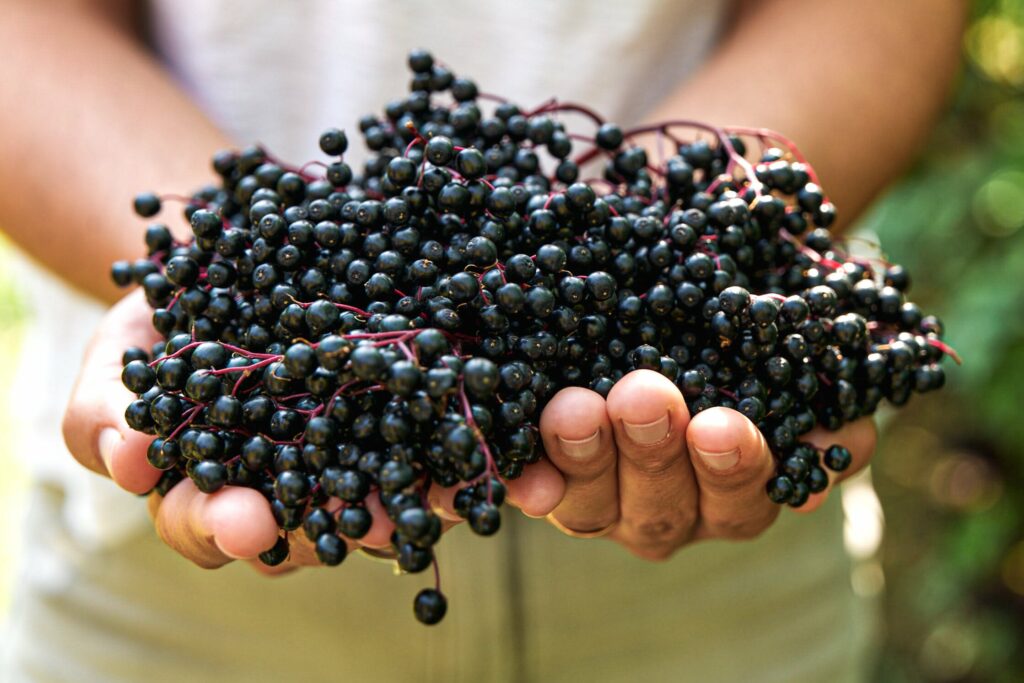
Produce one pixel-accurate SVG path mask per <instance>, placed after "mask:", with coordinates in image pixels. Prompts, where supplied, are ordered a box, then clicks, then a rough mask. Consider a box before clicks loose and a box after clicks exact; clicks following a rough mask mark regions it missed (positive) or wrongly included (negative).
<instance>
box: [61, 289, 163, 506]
mask: <svg viewBox="0 0 1024 683" xmlns="http://www.w3.org/2000/svg"><path fill="white" fill-rule="evenodd" d="M151 315H152V312H151V311H150V309H149V307H148V306H147V305H146V302H145V299H144V298H143V297H142V292H141V290H140V291H137V292H133V293H132V294H130V295H128V296H127V297H125V298H124V299H122V300H121V301H120V302H119V303H117V304H116V305H115V306H114V307H113V308H112V309H110V311H109V312H108V313H107V314H106V315H105V316H104V318H103V320H102V321H101V322H100V325H99V327H98V328H97V329H96V332H95V334H94V335H93V338H92V341H90V342H89V346H88V347H87V349H86V354H85V359H84V361H83V364H82V369H81V371H80V372H79V375H78V379H77V380H76V383H75V387H74V389H73V390H72V392H71V399H70V401H69V402H68V406H67V409H66V411H65V413H64V420H63V424H62V428H63V433H64V442H65V443H66V444H67V447H68V450H69V451H71V454H72V455H73V456H74V458H75V459H76V460H78V462H79V463H81V464H82V465H84V466H85V467H87V468H89V469H91V470H93V471H94V472H97V473H99V474H104V475H107V476H110V477H111V478H112V479H113V480H114V482H116V483H117V484H118V485H119V486H121V487H122V488H124V489H127V490H128V491H131V492H133V493H145V492H146V491H148V490H150V489H151V488H152V487H153V485H154V484H156V482H157V480H158V479H159V478H160V471H159V470H157V469H156V468H154V467H153V466H151V465H150V464H149V463H148V462H147V460H146V449H147V447H148V446H149V443H150V442H151V441H152V440H153V437H152V436H150V435H147V434H142V433H140V432H136V431H134V430H132V429H131V428H129V427H128V423H127V422H126V421H125V417H124V411H125V408H126V407H127V406H128V405H129V404H130V403H131V402H132V401H133V400H134V398H135V397H134V395H133V394H132V393H131V392H130V391H129V390H128V389H127V388H125V387H124V386H123V385H122V383H121V356H122V354H123V352H124V349H125V348H127V347H129V346H140V347H142V348H145V349H148V348H149V347H150V346H151V345H152V344H153V343H154V342H155V341H157V340H158V339H159V336H158V335H157V333H156V332H155V331H154V330H153V328H152V325H151V323H150V316H151Z"/></svg>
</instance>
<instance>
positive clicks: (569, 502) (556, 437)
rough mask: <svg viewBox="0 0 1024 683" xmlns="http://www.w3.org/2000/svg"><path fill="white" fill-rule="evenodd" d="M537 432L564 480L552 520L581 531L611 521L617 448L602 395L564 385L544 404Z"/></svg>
mask: <svg viewBox="0 0 1024 683" xmlns="http://www.w3.org/2000/svg"><path fill="white" fill-rule="evenodd" d="M540 433H541V438H542V440H543V442H544V451H545V453H546V454H547V457H548V459H549V460H550V462H551V464H552V465H554V466H555V468H557V469H558V471H559V472H561V474H562V477H563V478H564V482H565V493H564V495H563V497H562V500H561V502H560V503H558V505H557V507H555V508H554V510H553V511H552V512H551V514H552V518H553V520H554V521H556V522H557V523H558V525H561V526H562V527H564V529H563V530H569V531H578V532H581V533H589V532H591V531H597V530H603V529H606V528H608V527H609V526H611V525H613V524H615V522H616V521H618V518H619V500H618V482H617V479H618V477H617V474H616V471H615V459H616V453H615V443H614V438H613V432H612V428H611V424H609V422H608V413H607V412H606V410H605V402H604V399H603V398H601V396H600V395H599V394H597V393H595V392H593V391H590V390H588V389H581V388H579V387H569V388H567V389H562V390H561V391H560V392H558V393H557V394H555V396H554V398H552V399H551V401H550V403H548V405H547V407H545V408H544V412H543V413H542V414H541V417H540ZM556 526H557V525H556Z"/></svg>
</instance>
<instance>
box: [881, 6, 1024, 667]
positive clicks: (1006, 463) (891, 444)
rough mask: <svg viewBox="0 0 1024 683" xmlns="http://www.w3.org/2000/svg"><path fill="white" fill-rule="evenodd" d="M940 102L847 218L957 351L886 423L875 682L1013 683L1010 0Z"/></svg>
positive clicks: (1016, 573) (1015, 196)
mask: <svg viewBox="0 0 1024 683" xmlns="http://www.w3.org/2000/svg"><path fill="white" fill-rule="evenodd" d="M964 55H965V60H964V73H963V76H962V81H961V83H960V85H959V88H958V91H957V94H956V99H955V102H954V105H953V108H952V111H951V112H950V113H949V115H948V116H947V117H946V118H945V120H944V121H943V122H942V124H941V125H940V126H939V128H938V129H937V130H936V132H935V135H934V138H933V140H932V142H931V144H930V145H929V148H928V150H927V151H926V153H925V156H924V158H923V159H922V160H921V161H920V163H919V164H918V166H917V167H916V168H915V169H914V171H912V172H911V174H910V175H909V176H908V177H907V178H906V179H905V180H904V181H903V182H901V183H899V184H898V185H897V186H896V187H894V188H893V189H892V190H891V191H890V192H889V193H888V195H887V196H886V197H885V198H884V200H883V201H881V202H880V203H879V204H878V205H876V207H875V208H874V209H873V211H872V212H871V214H870V215H869V216H867V217H866V219H865V220H864V221H863V223H862V225H863V226H864V227H866V228H868V229H869V230H872V231H874V232H875V233H877V235H878V237H879V238H880V240H881V242H882V244H883V245H884V249H885V252H886V254H887V255H888V257H889V258H890V259H891V260H893V261H895V262H898V263H902V264H904V265H906V266H907V267H908V268H909V270H910V272H911V273H912V274H913V275H914V285H913V288H912V289H911V298H913V299H914V300H916V301H918V302H919V303H921V304H922V305H923V306H924V307H925V309H926V310H928V311H933V312H935V313H937V314H938V315H940V317H942V319H943V321H944V322H945V323H946V329H947V340H948V341H949V343H950V344H951V345H952V346H953V347H954V348H956V349H957V351H959V353H960V355H961V356H962V357H963V359H964V365H963V366H961V367H953V366H951V365H950V366H947V376H948V377H949V380H950V381H949V383H948V389H947V390H946V391H943V392H940V394H938V395H929V396H927V397H924V398H921V399H919V400H917V401H915V402H912V405H911V406H910V408H909V410H908V411H906V413H905V414H903V415H901V417H900V419H899V420H898V421H894V422H893V424H892V426H891V428H890V429H888V430H886V433H885V435H884V438H883V440H882V445H881V449H880V452H879V454H878V456H876V458H875V460H874V462H875V467H874V469H875V481H876V486H877V488H878V491H879V496H880V498H881V500H882V503H883V506H884V508H885V511H886V519H887V528H886V534H887V535H886V540H885V544H884V546H883V553H884V556H883V565H884V567H885V573H886V577H887V581H888V587H887V595H886V601H885V610H886V622H887V629H888V633H887V638H886V641H885V651H884V653H883V658H882V660H881V663H880V670H879V672H878V676H877V679H878V680H880V681H887V682H892V683H896V682H899V683H903V682H910V681H929V682H930V681H943V682H945V681H956V682H965V683H966V682H968V681H970V682H974V681H978V682H981V681H986V682H987V681H1000V682H1002V681H1006V682H1009V681H1022V680H1024V414H1022V411H1024V286H1022V281H1024V3H1022V2H1020V0H981V1H980V2H976V3H975V4H974V6H973V12H972V18H971V22H970V25H969V28H968V31H967V33H966V36H965V39H964Z"/></svg>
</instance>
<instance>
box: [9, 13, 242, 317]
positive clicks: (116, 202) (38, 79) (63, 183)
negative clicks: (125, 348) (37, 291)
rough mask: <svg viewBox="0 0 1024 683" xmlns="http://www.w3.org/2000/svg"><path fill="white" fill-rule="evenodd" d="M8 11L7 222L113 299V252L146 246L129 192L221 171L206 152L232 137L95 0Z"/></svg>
mask: <svg viewBox="0 0 1024 683" xmlns="http://www.w3.org/2000/svg"><path fill="white" fill-rule="evenodd" d="M3 13H4V19H3V21H0V44H2V45H4V46H5V48H6V50H5V55H6V56H5V58H4V59H3V60H0V82H3V84H4V86H3V87H2V88H0V130H3V131H4V150H3V154H0V187H2V188H3V191H2V192H0V229H2V230H3V231H4V232H5V233H6V234H7V235H8V236H9V237H11V238H12V239H13V240H14V242H16V243H17V244H18V245H20V246H21V248H22V249H24V250H25V251H26V252H28V253H29V254H31V255H32V256H34V257H35V258H36V259H37V260H39V261H40V262H41V263H43V264H44V265H45V266H47V267H48V268H50V269H51V270H53V271H54V272H56V273H57V274H59V275H60V276H61V277H62V278H64V279H65V280H66V281H68V282H69V283H71V284H72V285H74V286H76V287H78V288H80V289H81V290H83V291H85V292H88V293H89V294H92V295H94V296H97V297H99V298H102V299H104V300H108V301H112V300H114V299H115V298H117V297H118V296H119V293H118V291H117V289H116V288H115V287H114V286H113V285H112V284H111V282H110V278H109V275H108V273H109V267H110V263H111V262H112V261H114V260H115V259H118V258H131V257H135V256H139V255H141V253H142V250H143V245H142V240H141V237H140V235H141V228H140V225H139V219H135V218H133V214H132V211H131V200H132V197H133V196H134V195H135V194H136V193H138V192H140V191H144V190H150V189H152V190H155V191H169V192H174V191H179V190H189V189H191V188H193V187H195V186H197V185H199V184H201V183H203V182H207V181H212V180H213V176H212V171H211V170H210V166H209V157H210V155H211V153H212V152H213V151H214V150H216V149H218V148H220V147H223V146H226V145H227V144H228V142H227V140H226V138H225V137H224V136H223V135H222V134H221V133H220V132H219V131H218V130H217V129H216V127H215V126H214V125H213V124H212V123H210V121H209V120H208V119H207V118H206V117H204V116H203V114H202V113H201V112H200V111H199V110H198V109H197V108H196V106H195V105H193V104H192V103H191V102H190V101H189V100H188V98H187V97H186V96H185V95H184V94H183V93H182V92H181V91H180V90H179V89H178V88H177V87H175V85H174V84H173V83H172V81H171V79H170V78H169V76H168V75H167V74H166V73H165V72H164V71H163V70H162V69H161V67H160V66H159V64H157V63H156V62H155V61H154V60H153V59H152V57H151V56H150V55H148V54H147V53H146V51H145V48H144V47H143V46H142V45H141V44H139V43H137V42H136V41H134V40H133V39H132V37H131V36H130V35H129V34H128V33H126V32H125V31H124V30H123V29H122V28H119V27H118V26H117V25H116V24H115V23H114V22H113V21H110V20H108V19H106V18H105V13H104V12H103V11H102V10H101V9H99V8H97V7H96V6H94V4H93V3H75V2H66V3H65V2H45V3H41V2H34V1H31V0H28V1H24V2H19V1H13V0H12V1H10V2H7V3H5V4H4V7H3ZM172 215H173V214H171V213H168V214H167V218H165V220H167V222H168V223H169V224H170V225H171V227H172V229H176V230H180V229H181V228H182V227H184V226H183V225H182V223H181V221H180V220H174V221H172V220H171V219H170V217H171V216H172ZM175 218H176V216H175Z"/></svg>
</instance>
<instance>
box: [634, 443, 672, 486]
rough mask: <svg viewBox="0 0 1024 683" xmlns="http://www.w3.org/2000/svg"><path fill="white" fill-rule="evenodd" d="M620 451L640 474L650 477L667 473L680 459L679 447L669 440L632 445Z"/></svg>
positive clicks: (657, 476)
mask: <svg viewBox="0 0 1024 683" xmlns="http://www.w3.org/2000/svg"><path fill="white" fill-rule="evenodd" d="M622 452H623V454H624V456H625V458H626V459H627V460H629V462H630V463H631V464H632V465H633V467H634V468H635V469H636V470H637V471H638V472H639V473H640V474H642V475H644V476H646V477H650V478H659V477H662V476H665V475H667V474H668V472H669V471H670V470H671V469H672V468H673V467H677V466H678V465H679V463H680V461H681V460H682V458H681V452H680V450H679V448H677V447H676V445H675V444H673V443H671V442H667V443H660V444H653V445H649V446H643V445H633V446H631V447H630V448H624V449H623V450H622Z"/></svg>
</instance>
